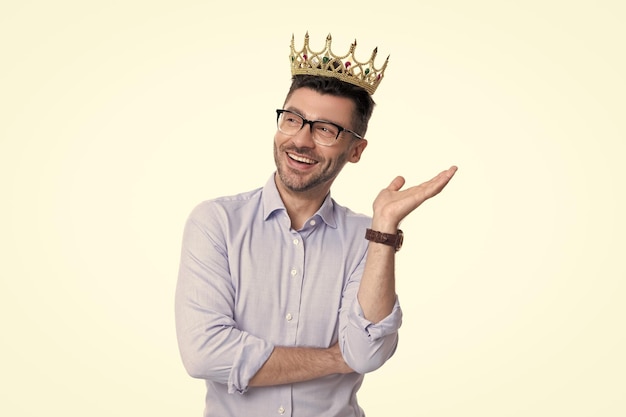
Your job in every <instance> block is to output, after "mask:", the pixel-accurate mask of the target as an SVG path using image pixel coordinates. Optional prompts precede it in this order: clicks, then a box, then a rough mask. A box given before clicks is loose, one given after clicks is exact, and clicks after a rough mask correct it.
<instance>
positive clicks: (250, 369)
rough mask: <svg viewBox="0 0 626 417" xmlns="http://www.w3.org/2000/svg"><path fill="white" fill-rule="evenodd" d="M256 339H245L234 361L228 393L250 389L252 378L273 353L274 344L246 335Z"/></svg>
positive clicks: (241, 392) (229, 378)
mask: <svg viewBox="0 0 626 417" xmlns="http://www.w3.org/2000/svg"><path fill="white" fill-rule="evenodd" d="M245 338H246V339H248V338H254V339H256V340H254V341H252V340H248V341H246V340H243V341H242V342H241V347H240V349H239V351H238V352H237V354H236V355H235V359H234V361H233V367H232V368H231V370H230V375H229V376H228V393H229V394H233V393H235V392H238V393H239V394H243V393H245V392H246V391H247V390H248V385H249V383H250V380H251V379H252V377H254V375H256V373H257V372H258V371H259V369H261V367H262V366H263V364H265V362H266V361H267V359H268V358H269V357H270V355H271V354H272V351H273V350H274V345H272V344H271V343H268V342H266V341H264V340H262V339H258V338H256V337H254V336H250V335H248V336H246V337H245Z"/></svg>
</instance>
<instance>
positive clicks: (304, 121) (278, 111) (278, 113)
mask: <svg viewBox="0 0 626 417" xmlns="http://www.w3.org/2000/svg"><path fill="white" fill-rule="evenodd" d="M283 113H290V114H293V115H295V116H298V117H299V118H301V119H302V126H300V129H298V132H299V131H300V130H302V128H303V127H304V125H307V124H308V125H309V126H310V129H311V132H313V123H318V122H319V123H326V124H329V125H333V126H335V127H336V128H337V136H335V142H333V143H332V144H323V143H322V144H321V145H325V146H332V145H334V144H335V143H337V140H338V139H339V135H341V132H348V133H351V134H353V135H354V136H356V137H357V138H359V139H363V136H361V135H359V134H358V133H356V132H354V131H353V130H350V129H346V128H345V127H343V126H339V125H338V124H337V123H333V122H329V121H327V120H308V119H306V118H305V117H304V116H302V115H301V114H298V113H296V112H294V111H291V110H285V109H276V124H277V125H278V119H280V116H281V115H282V114H283ZM278 130H280V127H279V128H278ZM280 131H281V132H282V133H284V132H283V131H282V130H280ZM285 135H288V133H285ZM291 136H295V133H294V134H293V135H291Z"/></svg>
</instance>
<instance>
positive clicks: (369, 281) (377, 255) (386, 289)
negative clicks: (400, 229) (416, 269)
mask: <svg viewBox="0 0 626 417" xmlns="http://www.w3.org/2000/svg"><path fill="white" fill-rule="evenodd" d="M397 226H398V225H397V224H393V223H392V224H389V223H385V222H382V221H377V219H376V218H374V219H373V221H372V229H374V230H378V231H380V232H383V233H396V232H397ZM357 298H358V300H359V304H360V306H361V309H362V310H363V314H364V315H365V318H366V319H367V320H369V321H371V322H372V323H378V322H379V321H381V320H382V319H384V318H385V317H387V316H388V315H389V314H391V311H392V310H393V306H394V304H395V301H396V282H395V249H394V248H393V247H391V246H389V245H384V244H382V243H375V242H370V243H369V247H368V250H367V259H366V261H365V270H364V271H363V277H362V278H361V284H360V285H359V292H358V295H357Z"/></svg>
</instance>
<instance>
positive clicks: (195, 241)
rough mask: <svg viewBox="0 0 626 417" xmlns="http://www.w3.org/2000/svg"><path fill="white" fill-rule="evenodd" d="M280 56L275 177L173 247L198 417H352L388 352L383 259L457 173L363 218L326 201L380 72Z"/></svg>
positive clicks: (201, 213) (360, 138) (392, 334)
mask: <svg viewBox="0 0 626 417" xmlns="http://www.w3.org/2000/svg"><path fill="white" fill-rule="evenodd" d="M330 45H331V38H330V35H329V36H328V38H327V41H326V49H325V50H324V51H322V52H321V53H315V52H312V51H311V50H310V49H309V47H308V34H307V36H306V38H305V45H304V48H303V49H302V50H301V51H299V52H297V51H295V49H294V42H293V39H292V43H291V51H292V54H291V62H292V74H293V79H292V86H291V88H290V90H289V92H288V94H287V97H286V100H285V103H284V105H283V108H282V109H279V110H277V126H278V129H277V132H276V134H275V136H274V159H275V163H276V172H275V173H273V174H272V175H271V177H270V178H269V180H268V181H267V183H266V185H265V186H264V187H263V188H260V189H257V190H253V191H250V192H246V193H243V194H239V195H236V196H231V197H223V198H218V199H214V200H211V201H206V202H204V203H201V204H200V205H199V206H197V207H196V208H195V209H194V211H193V212H192V213H191V215H190V217H189V219H188V221H187V224H186V227H185V233H184V238H183V248H182V255H181V264H180V272H179V280H178V285H177V291H176V326H177V334H178V340H179V346H180V350H181V356H182V359H183V363H184V365H185V367H186V369H187V371H188V372H189V374H190V375H191V376H193V377H196V378H201V379H204V380H206V386H207V394H206V408H205V414H204V415H205V416H206V417H209V416H222V417H224V416H237V417H247V416H275V415H279V416H280V415H288V416H294V417H305V416H306V417H308V416H315V417H319V416H328V417H333V416H337V417H338V416H364V413H363V410H362V409H361V408H360V407H359V405H358V403H357V398H356V393H357V391H358V389H359V387H360V386H361V383H362V381H363V374H365V373H367V372H370V371H373V370H375V369H377V368H379V367H380V366H382V365H383V364H384V363H385V361H386V360H387V359H389V358H390V357H391V356H392V355H393V353H394V351H395V349H396V345H397V341H398V328H399V327H400V323H401V316H402V313H401V310H400V306H399V303H398V299H397V296H396V292H395V277H394V257H395V253H396V252H397V250H399V249H400V246H401V244H402V232H401V231H400V230H399V229H398V226H399V224H400V221H401V220H402V219H403V218H404V217H406V216H407V215H408V214H409V213H410V212H412V211H413V210H414V209H415V208H417V207H418V206H419V205H420V204H421V203H422V202H424V201H425V200H426V199H428V198H430V197H432V196H434V195H436V194H438V193H439V192H440V191H441V190H442V189H443V187H445V185H446V184H447V183H448V181H449V180H450V179H451V178H452V176H453V175H454V172H455V171H456V167H452V168H450V169H448V170H446V171H443V172H442V173H440V174H439V175H437V176H436V177H435V178H433V179H432V180H430V181H428V182H426V183H423V184H421V185H419V186H416V187H412V188H408V189H405V190H401V188H402V187H403V185H404V179H403V178H402V177H396V178H395V179H394V180H393V181H392V182H391V184H390V185H389V186H388V187H387V188H385V189H384V190H382V191H381V192H380V193H379V195H378V196H377V198H376V199H375V201H374V204H373V216H372V218H369V217H366V216H364V215H359V214H355V213H353V212H352V211H350V210H349V209H347V208H345V207H343V206H341V205H339V204H338V203H337V202H335V201H334V200H333V199H332V198H331V197H330V188H331V185H332V183H333V181H334V180H335V178H336V177H337V175H339V173H340V172H341V170H342V168H343V167H344V166H345V164H346V163H348V162H352V163H356V162H358V161H359V160H360V158H361V156H362V154H363V151H364V150H365V148H366V146H367V140H366V139H364V137H365V132H366V130H367V124H368V121H369V118H370V116H371V114H372V110H373V106H374V102H373V100H372V98H371V94H373V92H374V91H375V89H376V88H377V86H378V84H379V83H380V80H381V79H382V76H383V73H384V69H385V67H386V65H387V62H385V65H384V66H383V67H382V68H381V69H376V68H375V67H374V59H375V56H376V50H374V53H373V54H372V58H371V59H370V61H369V62H367V63H360V62H358V61H356V60H355V59H354V54H353V53H354V47H355V44H353V45H352V47H351V49H350V55H349V56H348V58H344V59H342V58H339V57H337V56H335V55H334V54H333V53H332V52H331V50H330Z"/></svg>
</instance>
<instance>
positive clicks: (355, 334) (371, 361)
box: [339, 258, 402, 374]
mask: <svg viewBox="0 0 626 417" xmlns="http://www.w3.org/2000/svg"><path fill="white" fill-rule="evenodd" d="M364 262H365V258H363V260H362V262H361V264H360V265H359V267H358V268H357V270H356V271H355V273H354V274H353V275H352V277H351V278H350V281H349V283H348V285H347V286H346V289H345V290H344V294H343V301H342V309H341V312H340V322H341V323H342V324H341V327H340V334H339V340H340V346H341V351H342V353H343V356H344V359H345V361H346V363H347V364H348V365H349V366H350V367H351V368H352V369H354V370H355V371H356V372H358V373H361V374H364V373H367V372H372V371H374V370H376V369H378V368H380V367H381V366H382V365H383V364H384V363H385V362H386V361H387V360H388V359H389V358H391V357H392V356H393V354H394V353H395V351H396V347H397V345H398V329H399V328H400V326H401V325H402V309H401V308H400V302H399V300H398V297H397V296H396V301H395V304H394V306H393V309H392V311H391V313H390V314H389V315H388V316H387V317H385V318H384V319H383V320H381V321H379V322H378V323H373V322H371V321H369V320H367V319H366V318H365V315H364V313H363V309H362V308H361V305H360V304H359V302H358V299H357V296H356V295H357V292H358V288H359V284H360V282H361V276H362V274H363V269H364ZM343 305H345V307H343Z"/></svg>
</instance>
